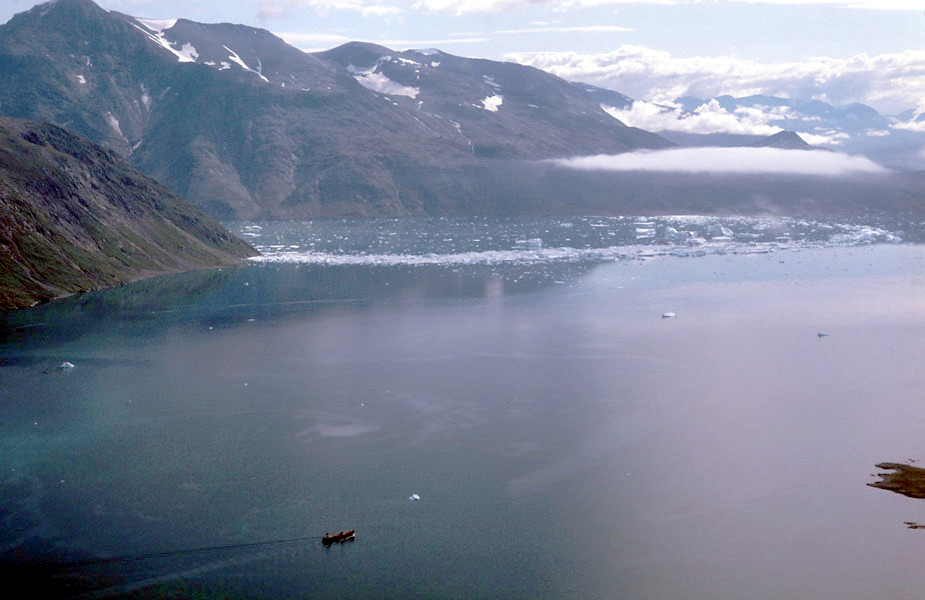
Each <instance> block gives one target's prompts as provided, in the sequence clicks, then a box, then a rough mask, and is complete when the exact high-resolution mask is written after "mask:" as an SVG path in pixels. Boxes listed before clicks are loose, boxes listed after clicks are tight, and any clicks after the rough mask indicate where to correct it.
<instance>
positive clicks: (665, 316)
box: [662, 312, 678, 319]
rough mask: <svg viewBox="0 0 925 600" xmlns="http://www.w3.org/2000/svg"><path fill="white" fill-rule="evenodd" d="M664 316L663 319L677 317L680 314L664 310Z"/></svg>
mask: <svg viewBox="0 0 925 600" xmlns="http://www.w3.org/2000/svg"><path fill="white" fill-rule="evenodd" d="M662 318H663V319H677V318H678V315H676V314H675V313H673V312H663V313H662Z"/></svg>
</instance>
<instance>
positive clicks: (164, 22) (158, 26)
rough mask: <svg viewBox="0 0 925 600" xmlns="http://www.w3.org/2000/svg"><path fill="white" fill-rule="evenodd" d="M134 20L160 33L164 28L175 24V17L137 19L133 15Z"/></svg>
mask: <svg viewBox="0 0 925 600" xmlns="http://www.w3.org/2000/svg"><path fill="white" fill-rule="evenodd" d="M135 20H136V21H138V22H139V23H141V24H142V25H144V26H145V27H147V28H148V29H150V30H151V31H156V32H157V33H162V32H163V31H164V30H165V29H170V28H171V27H173V26H174V25H176V24H177V19H139V18H138V17H135Z"/></svg>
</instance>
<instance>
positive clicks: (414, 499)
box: [408, 494, 421, 502]
mask: <svg viewBox="0 0 925 600" xmlns="http://www.w3.org/2000/svg"><path fill="white" fill-rule="evenodd" d="M420 499H421V497H420V496H418V495H417V494H411V495H410V496H408V500H411V501H412V502H417V501H418V500H420Z"/></svg>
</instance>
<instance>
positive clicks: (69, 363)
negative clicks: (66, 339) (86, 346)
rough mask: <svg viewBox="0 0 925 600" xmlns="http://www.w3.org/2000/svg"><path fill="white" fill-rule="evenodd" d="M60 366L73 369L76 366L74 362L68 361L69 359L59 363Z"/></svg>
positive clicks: (60, 367)
mask: <svg viewBox="0 0 925 600" xmlns="http://www.w3.org/2000/svg"><path fill="white" fill-rule="evenodd" d="M58 368H59V369H73V368H74V363H72V362H68V361H64V362H63V363H61V364H60V365H58Z"/></svg>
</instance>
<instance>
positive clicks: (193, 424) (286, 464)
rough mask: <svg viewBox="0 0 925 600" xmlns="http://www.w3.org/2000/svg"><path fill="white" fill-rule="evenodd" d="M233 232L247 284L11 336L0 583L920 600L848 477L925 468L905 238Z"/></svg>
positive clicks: (570, 228)
mask: <svg viewBox="0 0 925 600" xmlns="http://www.w3.org/2000/svg"><path fill="white" fill-rule="evenodd" d="M718 225H721V226H722V227H725V228H726V229H727V231H722V230H721V229H720V228H719V227H718ZM233 227H236V228H237V230H238V231H239V232H241V233H247V234H249V237H250V238H251V241H252V242H253V243H255V244H257V245H258V246H260V247H261V249H262V250H263V251H264V252H265V255H266V256H265V258H264V259H263V262H257V263H253V264H250V265H248V266H245V267H243V268H240V269H231V270H228V269H226V270H222V271H211V272H205V273H193V274H186V275H182V276H177V277H166V278H159V279H156V280H151V281H146V282H142V283H139V284H136V285H132V286H126V287H124V288H120V289H117V290H111V291H107V292H103V293H94V294H86V295H83V296H80V297H74V298H70V299H67V300H64V301H61V302H57V303H53V304H52V305H49V306H46V307H41V308H38V309H34V310H29V311H20V312H17V313H8V314H6V315H3V317H2V319H3V320H2V321H0V335H2V344H0V394H2V402H0V507H2V513H0V518H2V528H0V552H2V558H3V563H2V564H3V572H4V574H6V575H7V576H8V578H9V577H15V578H20V579H26V580H27V581H29V584H30V585H32V586H34V587H33V589H35V590H50V593H51V594H53V595H56V596H63V597H67V596H75V597H118V596H122V597H139V598H140V597H146V598H150V597H183V596H192V595H197V597H268V598H269V597H272V598H304V597H324V596H330V597H335V596H336V597H370V598H381V597H401V598H404V597H434V598H447V597H466V598H471V597H486V598H488V597H512V598H515V597H519V598H575V597H594V598H626V599H652V598H658V599H684V600H699V599H703V600H715V599H721V598H730V599H732V598H749V599H769V600H770V599H780V598H814V599H827V598H831V599H839V600H846V599H855V598H856V599H861V598H873V597H879V598H891V599H906V598H908V599H913V598H915V599H918V598H921V597H922V596H923V594H925V573H923V571H922V569H921V559H922V544H923V543H925V537H923V536H925V534H923V533H922V532H921V531H917V530H910V529H906V528H905V527H904V525H903V521H913V520H920V521H921V520H925V503H923V502H921V501H919V500H914V499H910V498H906V497H902V496H898V495H894V494H890V493H888V492H885V491H882V490H876V489H873V488H870V487H867V486H866V485H865V483H867V482H869V481H872V478H871V477H870V474H871V473H874V472H875V470H876V469H875V467H874V466H873V465H874V464H875V463H877V462H882V461H896V462H905V461H907V460H909V459H925V451H923V446H925V444H923V440H925V403H923V401H922V400H923V396H922V390H923V389H925V371H923V370H922V369H921V367H920V365H922V364H923V362H925V247H923V246H921V245H917V244H914V243H908V240H909V239H910V238H911V239H913V241H915V235H917V234H915V233H914V232H913V233H912V235H910V231H909V230H908V229H909V228H906V229H902V228H898V227H895V226H890V225H889V224H882V223H877V224H867V225H857V224H855V225H845V224H824V223H823V224H820V223H807V222H799V221H785V220H779V221H758V220H753V221H747V220H746V221H742V220H726V221H717V220H704V219H686V220H675V221H671V220H651V221H646V220H640V219H623V220H600V221H595V220H576V221H574V222H571V223H561V222H554V221H535V222H529V223H525V222H502V223H500V224H497V223H496V224H494V226H489V225H487V224H486V223H483V222H478V221H474V222H473V221H466V222H462V221H451V222H440V221H425V222H422V221H403V222H372V223H343V222H335V223H308V224H275V225H274V224H260V225H259V226H258V227H254V226H253V225H249V224H233ZM674 232H677V235H676V234H675V233H674ZM393 233H394V235H391V234H393ZM389 238H394V239H391V240H390V239H389ZM900 238H902V239H905V240H907V243H902V244H899V243H895V242H896V241H898V239H900ZM870 242H874V243H872V244H871V243H870ZM877 242H883V243H877ZM890 242H894V243H890ZM666 312H673V313H675V314H676V315H677V317H676V318H662V314H663V313H666ZM819 332H825V333H828V334H829V335H828V336H826V337H819V336H817V333H819ZM63 361H69V362H71V363H73V364H74V365H75V366H74V367H73V368H69V369H60V368H58V367H59V365H60V364H61V363H62V362H63ZM411 494H418V495H419V496H420V498H421V499H420V500H419V501H412V500H409V496H411ZM353 528H355V529H356V530H357V533H358V536H357V540H356V541H355V542H353V543H348V544H344V545H342V546H337V545H336V546H333V547H331V548H329V549H325V548H324V547H323V546H322V545H321V543H320V536H321V534H323V533H324V532H326V531H337V530H340V529H353ZM263 542H269V543H263Z"/></svg>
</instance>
